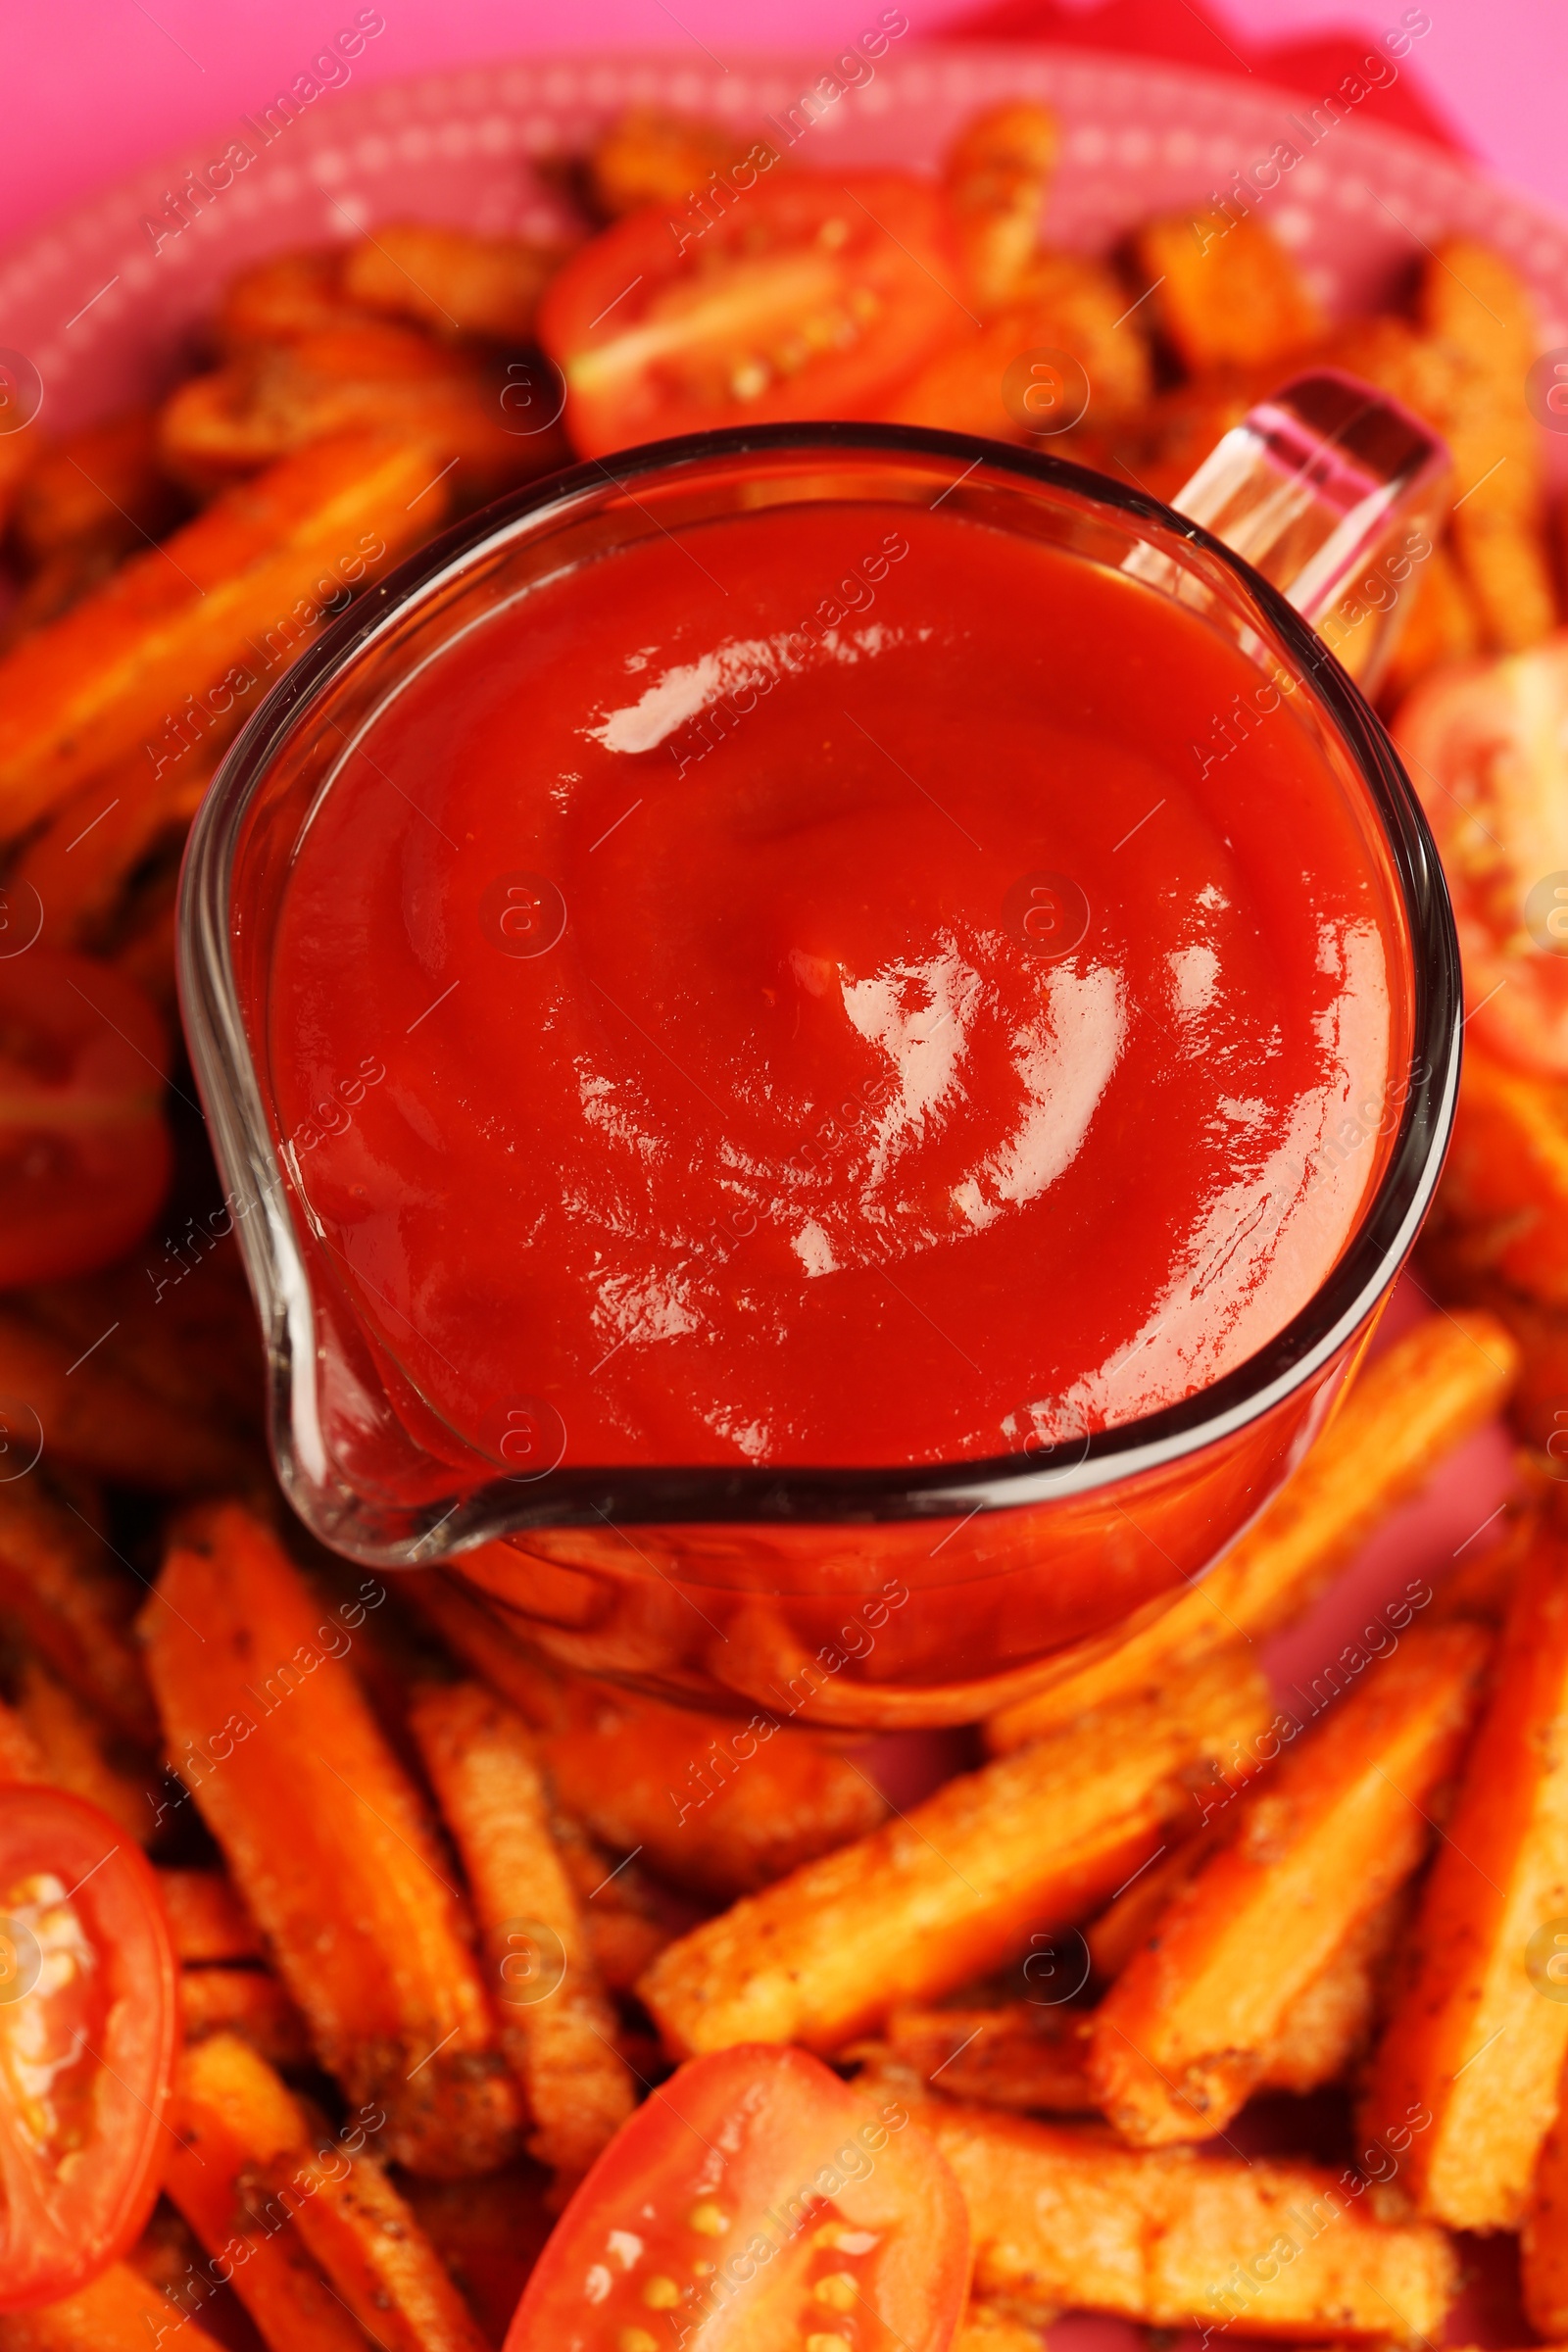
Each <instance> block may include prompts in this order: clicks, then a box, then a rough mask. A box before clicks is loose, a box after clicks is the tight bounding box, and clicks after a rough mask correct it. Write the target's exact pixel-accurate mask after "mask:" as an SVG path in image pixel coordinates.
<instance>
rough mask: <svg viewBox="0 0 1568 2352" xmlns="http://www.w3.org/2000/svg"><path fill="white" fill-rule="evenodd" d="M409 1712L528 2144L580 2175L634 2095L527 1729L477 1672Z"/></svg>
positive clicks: (545, 2159) (555, 2167) (545, 2160)
mask: <svg viewBox="0 0 1568 2352" xmlns="http://www.w3.org/2000/svg"><path fill="white" fill-rule="evenodd" d="M410 1722H411V1725H412V1728H413V1731H414V1735H415V1738H416V1739H417V1740H418V1742H419V1749H420V1753H421V1754H422V1756H423V1758H424V1764H425V1770H426V1772H427V1773H428V1774H429V1778H430V1784H431V1787H432V1788H433V1789H434V1790H435V1792H436V1796H437V1799H438V1800H439V1802H440V1806H441V1810H442V1812H443V1813H444V1814H445V1816H446V1820H447V1825H448V1827H449V1828H450V1830H451V1832H452V1835H453V1837H454V1838H455V1839H456V1840H457V1846H458V1851H459V1853H460V1854H461V1855H462V1857H463V1866H464V1869H465V1870H466V1873H467V1878H468V1885H469V1887H471V1888H472V1891H473V1904H474V1909H475V1911H476V1912H477V1914H478V1919H479V1927H480V1931H481V1934H482V1936H483V1938H484V1953H485V1958H486V1961H487V1963H488V1966H489V1968H490V1970H491V1972H492V1975H491V1983H492V1986H493V1990H494V1995H495V1998H496V2000H497V2001H498V2003H499V2016H500V2022H501V2047H502V2048H503V2050H504V2051H505V2052H506V2054H507V2060H508V2063H509V2064H510V2065H511V2067H512V2070H513V2073H514V2074H515V2076H516V2078H517V2080H518V2082H520V2083H521V2084H522V2087H523V2089H524V2091H525V2092H526V2094H527V2099H528V2108H529V2112H530V2114H531V2115H532V2117H533V2123H534V2130H533V2135H532V2137H531V2138H530V2139H529V2142H528V2152H529V2154H530V2155H531V2156H534V2157H536V2158H537V2159H538V2161H539V2162H540V2163H541V2164H547V2165H549V2166H550V2168H551V2170H552V2171H553V2172H555V2173H557V2174H564V2175H565V2176H566V2177H567V2178H568V2179H570V2180H575V2179H577V2178H579V2177H580V2176H581V2175H582V2174H583V2173H585V2172H586V2171H587V2170H588V2167H589V2165H590V2164H592V2162H593V2160H594V2158H595V2157H596V2156H597V2155H598V2154H599V2151H600V2150H601V2148H603V2147H604V2146H605V2145H606V2144H607V2143H608V2142H609V2141H610V2140H611V2139H612V2138H613V2136H614V2134H615V2132H616V2131H618V2130H619V2128H620V2126H621V2125H622V2124H623V2123H624V2122H625V2120H626V2118H627V2116H628V2115H630V2113H631V2111H632V2107H633V2106H634V2104H635V2098H636V2094H635V2090H634V2088H633V2083H632V2078H631V2074H630V2071H629V2069H628V2068H627V2066H626V2064H625V2061H624V2060H623V2059H622V2058H621V2056H620V2054H619V2052H618V2051H617V2050H616V2048H615V2030H616V2018H615V2013H614V2011H613V2008H612V2007H611V2005H610V2002H609V2001H608V2000H607V1998H606V1997H605V1991H604V1986H603V1985H602V1984H601V1982H600V1979H599V1974H598V1971H597V1970H596V1968H595V1967H594V1962H593V1952H592V1948H591V1946H590V1944H589V1941H588V1937H587V1935H586V1932H585V1930H584V1927H583V1920H582V1912H581V1910H580V1908H579V1906H578V1902H577V1896H576V1892H575V1890H574V1888H573V1887H572V1884H571V1881H570V1879H569V1877H568V1876H567V1872H566V1867H565V1864H564V1861H563V1859H562V1856H561V1853H560V1851H559V1849H558V1847H557V1845H556V1842H555V1839H554V1838H553V1837H552V1836H551V1833H550V1818H549V1808H548V1804H547V1800H546V1796H545V1790H544V1784H543V1780H542V1778H541V1775H540V1770H539V1765H538V1762H537V1760H536V1757H535V1753H534V1743H533V1740H532V1738H531V1737H530V1734H529V1732H528V1729H527V1726H526V1725H525V1724H524V1723H523V1721H522V1719H521V1717H520V1716H518V1715H516V1714H515V1713H514V1711H513V1710H512V1708H510V1707H509V1706H506V1705H505V1704H504V1703H503V1702H502V1700H500V1699H499V1698H497V1697H496V1696H495V1695H494V1693H493V1692H491V1691H486V1690H484V1689H483V1688H482V1687H481V1686H480V1685H479V1684H477V1683H462V1684H459V1685H457V1686H456V1687H455V1688H453V1689H450V1690H436V1691H426V1692H425V1693H424V1695H423V1696H422V1697H420V1698H419V1699H417V1701H416V1703H415V1706H414V1709H413V1711H412V1714H411V1717H410Z"/></svg>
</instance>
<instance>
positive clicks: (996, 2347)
mask: <svg viewBox="0 0 1568 2352" xmlns="http://www.w3.org/2000/svg"><path fill="white" fill-rule="evenodd" d="M1044 2341H1045V2338H1044V2336H1043V2335H1042V2334H1041V2333H1040V2332H1039V2330H1038V2329H1037V2328H1034V2327H1025V2326H1024V2324H1023V2322H1022V2320H1014V2319H1010V2318H1009V2317H1008V2316H1007V2314H1006V2313H1005V2311H998V2310H997V2309H996V2308H995V2307H994V2305H992V2304H990V2303H971V2304H970V2305H969V2307H968V2309H967V2311H965V2313H964V2315H963V2318H962V2319H961V2320H960V2321H959V2322H958V2332H957V2334H956V2336H955V2337H954V2339H953V2352H1040V2347H1041V2345H1042V2344H1043V2343H1044Z"/></svg>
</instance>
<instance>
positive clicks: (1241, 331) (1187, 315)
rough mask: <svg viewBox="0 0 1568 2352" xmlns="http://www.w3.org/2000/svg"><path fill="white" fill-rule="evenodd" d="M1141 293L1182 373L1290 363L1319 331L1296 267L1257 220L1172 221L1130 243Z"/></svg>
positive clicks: (1154, 224) (1217, 216)
mask: <svg viewBox="0 0 1568 2352" xmlns="http://www.w3.org/2000/svg"><path fill="white" fill-rule="evenodd" d="M1133 258H1134V262H1135V264H1136V266H1137V269H1138V270H1139V272H1140V273H1141V274H1140V278H1139V284H1140V289H1142V288H1144V287H1149V288H1152V299H1151V301H1150V303H1149V306H1148V307H1149V309H1150V310H1151V311H1152V312H1153V313H1154V315H1155V318H1156V319H1157V320H1158V323H1159V327H1160V329H1161V331H1162V333H1163V334H1164V336H1165V338H1166V340H1167V341H1168V342H1169V344H1170V345H1171V348H1172V350H1173V351H1174V352H1175V354H1176V357H1177V358H1178V359H1179V360H1180V361H1181V363H1182V365H1183V367H1185V368H1189V369H1191V370H1193V371H1194V372H1197V371H1198V370H1200V369H1201V368H1247V367H1255V366H1257V365H1259V364H1260V363H1270V364H1272V363H1275V362H1278V361H1281V360H1285V359H1289V358H1291V357H1293V356H1294V355H1296V354H1297V353H1299V352H1301V351H1303V350H1304V349H1305V348H1306V347H1307V346H1308V345H1309V344H1311V343H1313V342H1315V341H1316V340H1317V338H1318V336H1319V335H1321V333H1322V331H1323V321H1322V319H1321V316H1320V314H1319V312H1318V308H1317V305H1316V303H1315V302H1314V301H1313V300H1312V297H1311V296H1310V294H1309V293H1308V292H1307V290H1306V287H1305V286H1304V284H1303V283H1302V281H1301V275H1300V272H1299V270H1298V269H1297V267H1296V264H1295V263H1294V262H1293V261H1292V260H1291V258H1290V256H1289V255H1288V254H1287V253H1286V251H1285V249H1284V247H1283V246H1282V245H1280V244H1278V243H1277V242H1276V241H1275V239H1274V237H1273V236H1272V235H1271V233H1270V232H1269V230H1268V229H1267V228H1265V227H1264V225H1263V223H1262V222H1261V221H1256V220H1253V219H1250V218H1248V219H1244V220H1232V219H1231V218H1230V217H1229V216H1228V215H1227V214H1225V213H1209V214H1205V215H1202V216H1201V217H1199V218H1197V219H1194V218H1193V217H1192V216H1190V215H1188V214H1186V213H1180V214H1177V213H1173V214H1171V215H1169V216H1168V217H1167V218H1166V219H1164V220H1160V221H1149V222H1148V223H1147V225H1146V226H1144V227H1143V228H1141V229H1139V230H1138V232H1137V234H1136V235H1135V236H1134V238H1133Z"/></svg>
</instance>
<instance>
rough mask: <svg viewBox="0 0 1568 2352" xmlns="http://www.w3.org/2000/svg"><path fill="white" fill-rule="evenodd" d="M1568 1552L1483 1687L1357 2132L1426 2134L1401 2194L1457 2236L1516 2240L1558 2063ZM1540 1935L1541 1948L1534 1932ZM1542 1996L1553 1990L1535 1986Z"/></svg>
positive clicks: (1564, 2042)
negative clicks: (1556, 1978) (1481, 1717)
mask: <svg viewBox="0 0 1568 2352" xmlns="http://www.w3.org/2000/svg"><path fill="white" fill-rule="evenodd" d="M1565 1713H1568V1549H1565V1547H1564V1545H1563V1544H1562V1543H1561V1541H1560V1540H1559V1539H1558V1538H1556V1537H1555V1536H1552V1535H1546V1534H1544V1535H1543V1536H1542V1538H1541V1540H1540V1541H1539V1542H1538V1544H1537V1545H1536V1548H1535V1551H1534V1552H1533V1554H1532V1556H1531V1558H1530V1560H1529V1561H1528V1562H1527V1564H1526V1567H1525V1569H1524V1572H1523V1574H1522V1576H1521V1579H1520V1583H1519V1587H1518V1590H1517V1592H1516V1593H1515V1595H1514V1602H1513V1606H1512V1608H1511V1609H1510V1611H1509V1615H1508V1621H1507V1624H1506V1626H1505V1627H1504V1630H1503V1639H1502V1647H1501V1651H1500V1654H1499V1657H1498V1663H1497V1674H1496V1687H1495V1692H1494V1695H1493V1698H1492V1702H1491V1705H1490V1707H1489V1708H1488V1711H1487V1715H1486V1718H1485V1721H1484V1722H1483V1724H1482V1727H1481V1730H1480V1732H1479V1734H1478V1736H1477V1739H1476V1742H1475V1746H1474V1748H1473V1749H1472V1751H1471V1755H1470V1761H1469V1764H1468V1767H1467V1769H1466V1773H1465V1778H1464V1781H1463V1784H1462V1786H1461V1789H1460V1792H1459V1797H1458V1801H1457V1803H1456V1804H1455V1806H1454V1809H1453V1813H1452V1816H1451V1818H1450V1819H1449V1820H1448V1822H1447V1824H1446V1832H1445V1835H1444V1837H1443V1838H1442V1841H1441V1843H1440V1845H1439V1847H1438V1853H1437V1859H1436V1861H1435V1862H1434V1864H1433V1868H1432V1874H1431V1876H1430V1878H1429V1879H1428V1881H1427V1884H1426V1888H1425V1891H1424V1893H1423V1896H1422V1901H1421V1906H1420V1910H1419V1912H1418V1914H1417V1919H1416V1926H1415V1930H1414V1934H1413V1938H1412V1960H1411V1969H1410V1981H1409V1982H1408V1983H1407V1984H1402V1985H1401V1992H1402V1994H1403V1997H1402V1998H1401V1999H1400V2000H1399V2001H1398V2002H1397V2005H1396V2007H1395V2010H1394V2014H1393V2016H1392V2018H1391V2020H1390V2023H1389V2027H1388V2030H1387V2032H1386V2034H1384V2037H1383V2040H1382V2042H1381V2043H1380V2045H1379V2047H1378V2050H1377V2053H1376V2055H1375V2057H1374V2059H1373V2062H1372V2069H1371V2076H1370V2081H1369V2082H1368V2086H1367V2092H1366V2097H1365V2100H1364V2102H1363V2106H1362V2117H1363V2121H1364V2125H1365V2128H1366V2130H1367V2131H1369V2132H1371V2133H1373V2134H1375V2135H1384V2136H1387V2137H1388V2138H1389V2139H1390V2141H1391V2144H1394V2145H1396V2146H1397V2144H1398V2143H1397V2141H1395V2140H1394V2137H1393V2134H1394V2132H1395V2131H1396V2130H1397V2129H1398V2128H1399V2127H1401V2126H1403V2127H1405V2128H1406V2129H1408V2128H1409V2126H1410V2123H1411V2121H1412V2119H1417V2118H1430V2121H1429V2122H1425V2123H1422V2124H1421V2126H1420V2128H1419V2130H1418V2131H1417V2133H1416V2136H1415V2138H1414V2139H1413V2141H1412V2142H1411V2145H1410V2148H1409V2153H1408V2155H1407V2156H1406V2157H1405V2159H1404V2164H1405V2170H1404V2174H1403V2180H1404V2183H1405V2185H1406V2187H1407V2188H1408V2190H1409V2193H1410V2194H1411V2196H1412V2197H1413V2198H1414V2199H1415V2201H1416V2204H1417V2206H1418V2207H1419V2209H1420V2211H1421V2212H1423V2213H1426V2214H1429V2215H1431V2216H1432V2218H1433V2219H1434V2220H1438V2221H1446V2222H1447V2223H1448V2224H1449V2225H1450V2227H1452V2228H1454V2229H1517V2228H1518V2227H1519V2225H1520V2223H1521V2221H1522V2220H1523V2218H1524V2213H1525V2208H1526V2204H1527V2201H1528V2198H1529V2192H1530V2183H1531V2178H1532V2176H1533V2174H1534V2172H1535V2167H1536V2159H1537V2157H1538V2156H1539V2154H1540V2152H1541V2145H1542V2141H1543V2140H1544V2137H1545V2135H1546V2131H1547V2128H1548V2126H1549V2125H1550V2123H1551V2120H1552V2114H1553V2110H1554V2107H1555V2102H1556V2093H1557V2077H1558V2074H1559V2072H1560V2070H1561V2067H1562V2063H1563V2058H1564V2055H1565V2053H1568V2003H1564V2002H1561V2001H1558V2000H1556V1999H1555V1998H1549V1997H1547V1998H1544V1997H1543V1994H1542V1991H1541V1990H1540V1989H1539V1985H1540V1984H1541V1983H1544V1982H1546V1980H1545V1979H1544V1976H1543V1975H1542V1973H1541V1970H1540V1969H1536V1973H1535V1975H1534V1976H1533V1975H1532V1970H1533V1969H1534V1968H1535V1966H1536V1964H1535V1960H1534V1958H1533V1955H1534V1953H1535V1951H1536V1948H1537V1946H1536V1944H1535V1943H1533V1942H1532V1938H1537V1940H1538V1941H1539V1937H1540V1936H1545V1938H1546V1944H1547V1950H1546V1954H1545V1959H1546V1960H1548V1961H1549V1959H1550V1957H1551V1943H1550V1936H1549V1934H1548V1928H1549V1923H1551V1922H1552V1921H1553V1920H1560V1919H1561V1918H1562V1917H1563V1916H1564V1915H1568V1753H1565V1752H1564V1750H1563V1746H1562V1741H1561V1738H1560V1733H1559V1726H1560V1723H1561V1719H1562V1717H1563V1715H1564V1714H1565ZM1538 1932H1539V1935H1538ZM1547 1990H1548V1992H1549V1991H1550V1985H1549V1983H1548V1985H1547Z"/></svg>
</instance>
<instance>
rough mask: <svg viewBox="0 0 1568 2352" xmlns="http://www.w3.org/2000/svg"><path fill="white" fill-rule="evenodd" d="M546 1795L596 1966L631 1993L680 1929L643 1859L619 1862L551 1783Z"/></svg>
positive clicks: (619, 1989) (613, 1983)
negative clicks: (566, 1808)
mask: <svg viewBox="0 0 1568 2352" xmlns="http://www.w3.org/2000/svg"><path fill="white" fill-rule="evenodd" d="M546 1794H547V1796H548V1797H549V1799H550V1828H551V1833H552V1835H553V1836H554V1838H555V1841H556V1844H557V1846H558V1847H559V1848H560V1851H561V1859H562V1861H563V1862H564V1864H565V1868H566V1876H567V1878H568V1879H569V1880H570V1881H571V1884H572V1886H573V1887H574V1888H575V1889H576V1894H577V1904H578V1908H579V1910H580V1911H581V1913H582V1924H583V1931H584V1933H585V1934H586V1936H587V1937H588V1949H589V1951H590V1952H591V1953H592V1955H593V1961H594V1966H595V1967H596V1968H597V1969H598V1971H599V1974H600V1976H601V1977H602V1978H603V1980H604V1982H605V1984H606V1985H607V1986H608V1987H609V1989H610V1990H611V1991H612V1992H630V1991H631V1989H632V1987H633V1986H634V1985H635V1984H636V1982H637V1980H638V1978H639V1977H640V1976H641V1975H642V1973H643V1970H644V1969H645V1968H647V1967H648V1966H649V1965H650V1964H651V1963H652V1962H653V1961H654V1960H655V1959H657V1957H658V1955H659V1954H660V1953H661V1952H662V1950H663V1948H664V1946H665V1944H666V1943H671V1942H673V1941H674V1930H673V1929H672V1928H669V1927H666V1926H665V1925H663V1924H662V1921H661V1919H660V1917H659V1916H658V1913H657V1908H656V1904H655V1901H654V1898H653V1896H652V1894H651V1893H650V1891H649V1889H648V1887H647V1884H646V1882H645V1880H644V1878H643V1874H642V1871H641V1869H640V1867H639V1865H638V1863H637V1862H636V1861H635V1860H633V1859H631V1858H630V1857H629V1856H628V1857H625V1858H623V1859H622V1860H621V1861H620V1862H619V1863H618V1864H617V1862H616V1861H615V1858H614V1856H613V1854H612V1853H611V1852H610V1851H609V1850H608V1849H607V1848H606V1847H605V1846H602V1845H601V1844H600V1843H599V1841H598V1839H597V1838H590V1837H589V1835H588V1833H587V1831H586V1830H585V1829H584V1828H583V1826H582V1824H581V1822H579V1821H575V1820H573V1819H572V1817H571V1816H570V1815H569V1814H567V1813H563V1812H562V1810H561V1808H560V1806H559V1805H558V1804H557V1803H556V1802H555V1797H554V1791H553V1790H551V1789H549V1788H548V1786H547V1789H546Z"/></svg>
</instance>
